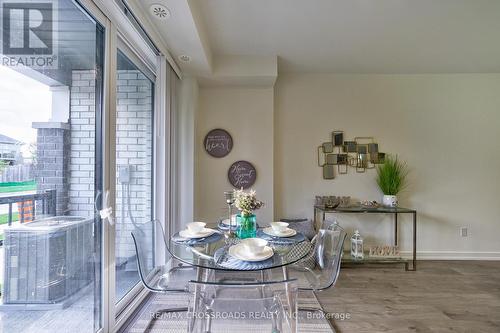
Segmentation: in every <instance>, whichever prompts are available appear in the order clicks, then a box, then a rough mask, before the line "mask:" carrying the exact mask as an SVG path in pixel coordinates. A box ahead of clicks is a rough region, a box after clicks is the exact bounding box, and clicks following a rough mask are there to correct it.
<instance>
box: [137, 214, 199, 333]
mask: <svg viewBox="0 0 500 333" xmlns="http://www.w3.org/2000/svg"><path fill="white" fill-rule="evenodd" d="M155 232H156V234H157V235H159V237H155ZM132 239H133V241H134V245H135V252H136V256H137V269H138V272H139V276H140V278H141V282H142V284H143V285H144V287H145V288H146V289H147V290H149V291H152V292H155V293H163V294H174V293H177V294H179V293H187V292H188V282H189V281H190V280H193V279H195V278H196V270H195V269H194V267H193V266H189V265H186V264H184V263H181V262H180V261H178V260H177V259H175V258H174V257H173V256H172V254H171V253H170V251H169V249H168V243H167V241H166V239H165V234H164V232H163V228H162V226H161V224H160V222H159V221H150V222H147V223H144V224H140V225H137V226H136V227H135V228H134V230H133V231H132ZM155 239H160V240H161V241H160V244H158V245H159V246H158V247H154V246H153V245H154V244H157V242H156V241H155ZM161 243H163V244H161ZM162 245H164V246H165V251H164V253H165V260H164V261H163V263H161V264H159V263H157V262H155V261H156V260H154V258H155V257H156V258H157V256H156V255H155V254H153V248H158V249H161V248H162ZM187 310H188V308H187V307H178V308H168V309H161V310H158V311H157V313H156V315H155V316H152V317H151V318H152V321H151V322H150V324H149V327H148V329H149V328H150V326H151V325H152V324H153V323H154V320H155V319H157V318H160V315H161V314H162V313H172V312H186V311H187ZM146 331H147V330H146Z"/></svg>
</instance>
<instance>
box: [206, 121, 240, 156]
mask: <svg viewBox="0 0 500 333" xmlns="http://www.w3.org/2000/svg"><path fill="white" fill-rule="evenodd" d="M203 145H204V146H205V150H206V152H207V153H208V154H209V155H210V156H213V157H217V158H221V157H224V156H226V155H227V154H229V153H230V152H231V149H233V138H232V137H231V135H230V134H229V133H228V132H227V131H226V130H223V129H221V128H216V129H213V130H211V131H210V132H208V134H207V135H206V136H205V140H204V141H203Z"/></svg>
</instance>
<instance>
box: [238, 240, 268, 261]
mask: <svg viewBox="0 0 500 333" xmlns="http://www.w3.org/2000/svg"><path fill="white" fill-rule="evenodd" d="M273 254H274V252H273V249H272V248H270V247H269V246H264V251H262V252H261V253H259V254H250V253H248V250H247V249H246V248H245V247H244V246H243V244H236V245H233V246H231V247H230V248H229V255H231V256H232V257H234V258H236V259H239V260H243V261H263V260H266V259H269V258H271V257H272V256H273Z"/></svg>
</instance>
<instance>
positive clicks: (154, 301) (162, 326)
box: [120, 292, 333, 333]
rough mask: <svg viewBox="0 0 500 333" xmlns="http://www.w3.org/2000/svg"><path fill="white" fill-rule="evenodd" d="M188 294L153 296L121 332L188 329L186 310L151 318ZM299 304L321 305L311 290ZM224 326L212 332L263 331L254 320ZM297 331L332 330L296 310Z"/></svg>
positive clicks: (324, 321)
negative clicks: (297, 313)
mask: <svg viewBox="0 0 500 333" xmlns="http://www.w3.org/2000/svg"><path fill="white" fill-rule="evenodd" d="M188 297H189V295H174V296H172V295H159V294H157V295H153V296H151V297H150V298H149V299H148V300H147V301H146V302H145V304H144V306H143V307H142V309H141V310H140V311H139V312H138V313H137V315H136V316H135V317H134V318H133V319H132V320H131V321H130V322H129V323H128V325H126V327H125V328H123V329H122V330H121V331H120V332H121V333H185V332H187V319H186V313H175V314H167V315H165V316H163V315H161V316H158V317H157V319H156V320H154V321H152V318H153V316H154V313H155V312H156V311H157V310H160V309H165V308H169V307H172V308H173V307H186V306H187V304H188ZM298 301H299V305H300V306H301V307H314V308H318V307H320V304H319V303H318V301H317V299H316V297H315V296H314V295H313V294H312V293H306V292H304V293H302V292H300V293H299V299H298ZM224 325H225V327H224V328H223V329H221V328H219V329H218V330H217V331H214V332H213V333H234V332H239V333H253V332H255V333H257V332H259V333H262V332H265V330H263V327H262V326H260V325H259V323H258V322H255V321H253V322H252V323H251V325H250V324H249V323H248V322H245V321H244V320H227V324H226V322H225V323H224ZM298 331H299V332H301V333H302V332H303V333H332V332H333V331H332V329H331V327H330V325H329V323H328V321H327V319H325V318H320V316H317V315H316V316H311V315H310V314H309V315H308V314H307V313H304V312H301V313H299V318H298Z"/></svg>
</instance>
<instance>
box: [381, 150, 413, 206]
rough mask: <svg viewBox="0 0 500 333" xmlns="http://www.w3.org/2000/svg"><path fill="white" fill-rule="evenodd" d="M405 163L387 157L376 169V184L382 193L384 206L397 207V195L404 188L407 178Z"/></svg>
mask: <svg viewBox="0 0 500 333" xmlns="http://www.w3.org/2000/svg"><path fill="white" fill-rule="evenodd" d="M408 171H409V170H408V166H407V165H406V162H404V161H401V160H399V159H398V158H397V156H396V157H391V156H387V157H386V158H385V161H384V163H383V164H382V165H380V166H379V167H378V168H377V184H378V186H379V188H380V190H381V191H382V192H383V193H384V198H383V199H382V203H383V204H384V205H385V206H389V207H397V205H398V198H397V195H398V194H399V193H400V192H401V191H402V190H404V189H405V188H406V186H407V185H408V184H407V177H408Z"/></svg>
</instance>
